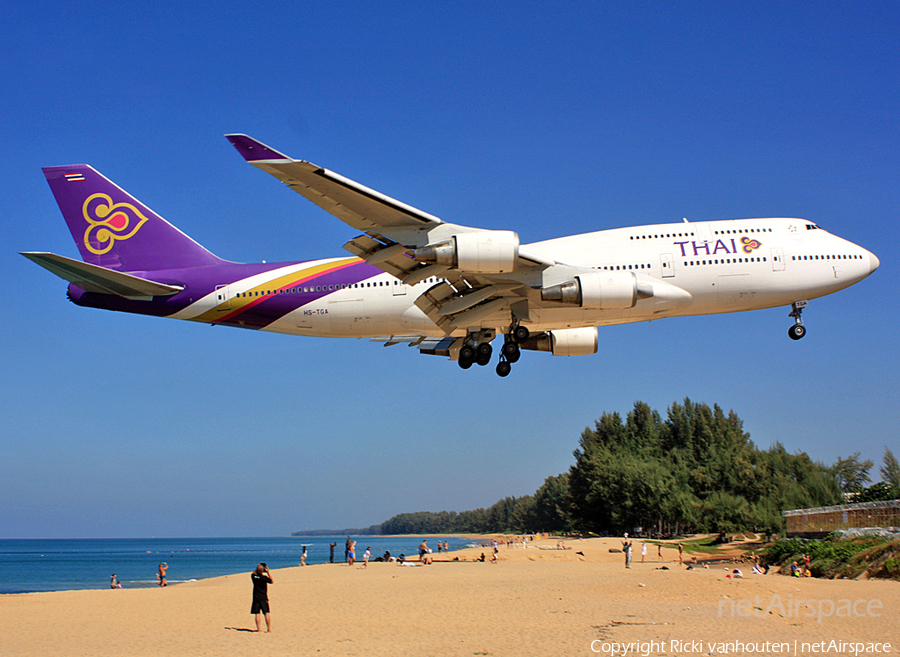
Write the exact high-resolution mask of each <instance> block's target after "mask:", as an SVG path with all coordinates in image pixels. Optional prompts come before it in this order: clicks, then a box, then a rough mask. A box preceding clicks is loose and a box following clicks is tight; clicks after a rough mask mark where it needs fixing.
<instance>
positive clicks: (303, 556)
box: [300, 545, 306, 566]
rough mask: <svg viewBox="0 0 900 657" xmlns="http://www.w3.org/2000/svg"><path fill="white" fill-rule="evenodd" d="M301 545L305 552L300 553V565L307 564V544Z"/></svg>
mask: <svg viewBox="0 0 900 657" xmlns="http://www.w3.org/2000/svg"><path fill="white" fill-rule="evenodd" d="M301 547H302V548H303V552H301V553H300V565H301V566H305V565H306V546H305V545H303V546H301Z"/></svg>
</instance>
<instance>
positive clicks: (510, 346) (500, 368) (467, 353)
mask: <svg viewBox="0 0 900 657" xmlns="http://www.w3.org/2000/svg"><path fill="white" fill-rule="evenodd" d="M529 335H531V333H530V331H529V330H528V329H527V328H526V327H524V326H518V325H516V326H513V327H511V329H510V332H509V333H507V334H506V335H504V336H503V347H502V348H501V349H500V362H498V363H497V374H498V375H499V376H509V373H510V372H511V371H512V364H513V363H515V362H516V361H518V360H519V358H520V357H521V355H522V352H521V350H520V348H519V344H520V343H522V342H525V340H527V339H528V336H529ZM493 339H494V332H493V331H479V332H473V333H470V334H469V335H467V336H466V342H465V344H464V345H463V346H462V348H461V349H460V350H459V361H458V362H459V366H460V367H461V368H463V369H464V370H467V369H469V368H470V367H472V365H473V364H475V363H477V364H478V365H482V366H483V365H487V364H488V363H489V362H491V356H492V355H493V353H494V350H493V347H491V340H493Z"/></svg>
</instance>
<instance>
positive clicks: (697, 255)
mask: <svg viewBox="0 0 900 657" xmlns="http://www.w3.org/2000/svg"><path fill="white" fill-rule="evenodd" d="M523 249H527V251H528V253H532V254H535V255H537V256H540V257H542V258H545V259H547V260H552V261H556V262H558V263H562V264H566V265H571V266H575V267H587V268H592V269H598V270H613V271H629V272H633V273H634V274H635V276H636V277H637V279H638V281H639V282H642V283H646V284H648V285H650V286H652V287H653V288H654V292H655V293H654V295H653V296H652V297H651V298H646V299H640V300H638V301H637V303H636V304H635V305H634V307H632V308H628V309H623V310H590V309H584V308H580V307H577V306H571V305H564V304H556V305H555V304H552V303H543V304H537V303H536V304H532V308H531V310H530V311H529V313H528V317H527V322H526V325H527V326H528V328H529V329H530V330H531V331H550V330H554V329H556V330H559V329H566V328H578V327H590V326H603V325H611V324H624V323H629V322H638V321H645V320H646V321H649V320H653V319H658V318H661V317H674V316H687V315H706V314H713V313H727V312H740V311H745V310H756V309H761V308H771V307H775V306H782V305H790V304H792V303H794V302H796V301H801V300H808V299H813V298H817V297H821V296H824V295H826V294H830V293H832V292H836V291H838V290H841V289H843V288H845V287H848V286H850V285H853V284H854V283H856V282H858V281H860V280H862V279H863V278H865V277H866V276H868V275H869V274H870V273H872V272H873V271H874V270H875V269H876V268H877V267H878V259H877V258H876V257H875V256H874V255H873V254H871V253H870V252H869V251H867V250H866V249H864V248H862V247H860V246H858V245H856V244H853V243H852V242H849V241H847V240H844V239H842V238H840V237H837V236H835V235H832V234H830V233H828V232H827V231H825V230H822V229H820V228H818V227H817V226H816V225H815V224H812V223H811V222H809V221H806V220H803V219H780V218H769V219H734V220H724V221H710V222H703V223H687V222H685V223H674V224H657V225H649V226H636V227H632V228H615V229H611V230H603V231H597V232H594V233H585V234H581V235H574V236H571V237H562V238H558V239H552V240H547V241H543V242H535V243H532V244H528V245H527V246H526V245H523ZM340 260H341V259H333V260H322V261H314V262H306V263H300V264H297V265H292V266H291V267H295V268H297V269H298V270H300V269H303V268H310V267H312V266H323V265H324V264H327V263H329V262H337V261H340ZM286 269H287V268H286ZM285 273H286V271H285V270H284V269H279V270H275V271H273V272H269V273H267V274H259V275H256V276H254V277H252V280H251V279H247V281H246V284H245V285H243V286H242V283H243V281H238V282H237V283H232V284H231V285H230V286H229V291H228V294H230V295H231V296H235V295H240V294H241V293H242V290H244V289H250V288H254V287H255V288H259V287H260V285H261V280H262V286H263V287H265V282H264V279H265V277H267V276H271V277H272V278H273V279H274V278H275V277H277V276H281V277H283V276H284V275H285ZM437 282H439V281H438V279H436V278H429V279H427V280H425V281H423V282H421V283H418V284H416V285H412V286H407V285H404V284H402V283H401V282H400V281H398V280H397V279H396V278H395V277H393V276H391V275H389V274H386V273H377V272H376V271H373V275H372V276H371V277H369V278H366V279H365V280H364V281H363V282H360V283H354V284H349V285H344V286H335V289H334V290H333V291H330V292H329V293H328V294H327V295H325V296H321V297H319V298H316V299H315V300H312V301H310V302H309V303H308V304H305V305H303V306H302V307H300V308H297V309H296V310H293V311H291V312H290V313H288V314H286V315H284V316H283V317H281V318H280V319H278V320H277V321H274V322H272V323H271V324H269V325H268V326H266V327H265V328H263V330H268V331H275V332H279V333H289V334H295V335H310V336H323V337H375V336H392V335H404V336H409V335H427V336H442V335H445V333H444V332H443V331H442V330H441V329H440V328H438V327H437V326H436V325H435V324H434V323H433V322H432V321H431V320H430V319H429V318H428V317H427V316H426V315H425V314H424V313H423V312H422V311H421V310H419V308H417V307H416V306H415V301H416V299H417V298H418V297H419V296H420V295H421V294H422V293H423V292H425V291H426V290H428V289H429V288H431V287H432V286H434V285H435V284H436V283H437ZM532 298H533V299H539V298H540V297H539V292H538V291H535V292H534V297H532ZM219 303H221V299H218V300H217V299H215V298H213V297H212V296H209V297H206V298H203V299H199V300H197V302H195V303H194V304H192V305H191V306H189V307H188V308H185V309H184V310H183V311H181V312H179V313H177V314H176V315H174V316H173V317H176V318H178V319H195V320H199V321H206V318H208V317H209V313H210V310H211V308H214V307H215V306H216V305H217V304H219ZM538 306H539V307H538ZM509 318H510V314H509V312H508V311H504V312H498V313H496V314H494V315H491V316H488V317H485V318H482V319H480V321H479V327H481V328H494V329H497V330H498V332H502V331H503V330H505V328H506V327H508V325H509ZM471 328H472V327H468V328H459V329H456V330H454V332H453V333H452V335H465V334H466V331H467V330H468V329H471Z"/></svg>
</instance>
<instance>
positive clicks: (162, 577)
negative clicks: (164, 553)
mask: <svg viewBox="0 0 900 657" xmlns="http://www.w3.org/2000/svg"><path fill="white" fill-rule="evenodd" d="M168 568H169V564H167V563H166V562H165V561H163V562H162V563H161V564H159V572H158V573H156V579H158V580H159V585H160V586H166V570H167V569H168Z"/></svg>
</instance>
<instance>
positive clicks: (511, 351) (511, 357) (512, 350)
mask: <svg viewBox="0 0 900 657" xmlns="http://www.w3.org/2000/svg"><path fill="white" fill-rule="evenodd" d="M500 353H501V355H503V356H504V357H505V358H506V360H508V361H509V362H510V363H515V362H516V361H518V360H519V357H520V356H521V355H522V352H521V351H520V350H519V345H517V344H516V343H515V342H506V343H504V345H503V348H502V349H501V350H500Z"/></svg>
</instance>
